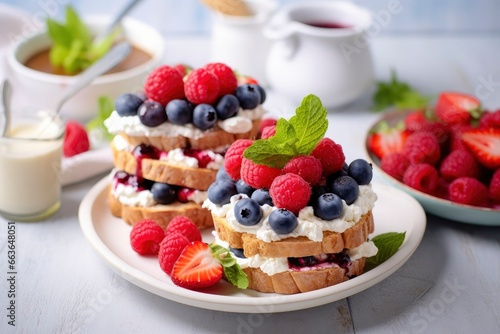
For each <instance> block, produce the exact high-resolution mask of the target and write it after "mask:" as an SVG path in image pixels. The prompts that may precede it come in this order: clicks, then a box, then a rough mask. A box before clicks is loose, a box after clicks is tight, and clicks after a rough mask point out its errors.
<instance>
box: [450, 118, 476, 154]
mask: <svg viewBox="0 0 500 334" xmlns="http://www.w3.org/2000/svg"><path fill="white" fill-rule="evenodd" d="M471 129H472V126H470V125H469V124H456V125H453V126H452V127H451V128H450V151H455V150H460V149H462V150H466V149H467V146H465V144H464V142H463V141H462V134H463V133H464V132H466V131H468V130H471Z"/></svg>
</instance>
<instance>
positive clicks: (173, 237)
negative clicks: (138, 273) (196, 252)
mask: <svg viewBox="0 0 500 334" xmlns="http://www.w3.org/2000/svg"><path fill="white" fill-rule="evenodd" d="M190 243H191V242H190V241H189V239H188V238H186V237H185V236H183V235H182V234H180V233H179V232H175V231H174V232H172V233H169V234H167V236H166V237H165V239H163V241H162V242H161V243H160V251H159V252H158V261H159V262H160V268H161V269H162V270H163V271H164V272H165V273H167V274H168V275H170V273H171V272H172V269H173V268H174V264H175V261H177V259H178V258H179V255H181V253H182V251H183V250H184V248H185V247H186V246H187V245H189V244H190Z"/></svg>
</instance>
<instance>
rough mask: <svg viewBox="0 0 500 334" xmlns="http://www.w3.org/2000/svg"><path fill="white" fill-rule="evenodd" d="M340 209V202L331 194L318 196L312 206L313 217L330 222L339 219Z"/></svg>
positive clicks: (341, 206) (338, 198) (341, 205)
mask: <svg viewBox="0 0 500 334" xmlns="http://www.w3.org/2000/svg"><path fill="white" fill-rule="evenodd" d="M342 208H343V203H342V200H341V199H340V197H338V196H337V195H335V194H332V193H326V194H323V195H321V196H319V197H318V199H317V200H316V202H315V203H314V205H313V209H314V215H315V216H316V217H319V218H321V219H324V220H332V219H335V218H338V217H340V215H341V214H342Z"/></svg>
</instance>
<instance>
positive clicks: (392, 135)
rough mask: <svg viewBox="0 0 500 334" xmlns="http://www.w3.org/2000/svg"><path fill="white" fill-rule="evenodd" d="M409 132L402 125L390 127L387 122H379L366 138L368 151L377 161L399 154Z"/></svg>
mask: <svg viewBox="0 0 500 334" xmlns="http://www.w3.org/2000/svg"><path fill="white" fill-rule="evenodd" d="M408 135H409V132H408V130H406V129H405V128H404V123H399V124H397V125H396V126H394V127H390V126H389V124H388V123H387V122H385V121H384V122H381V123H379V124H378V126H377V127H376V128H375V129H374V132H372V133H371V134H370V135H369V136H368V149H369V150H370V151H371V152H373V154H375V155H376V156H377V157H378V158H379V159H382V158H383V157H384V156H385V155H387V154H390V153H400V152H402V151H403V146H404V144H405V143H406V139H407V138H408Z"/></svg>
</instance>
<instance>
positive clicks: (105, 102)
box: [86, 96, 115, 141]
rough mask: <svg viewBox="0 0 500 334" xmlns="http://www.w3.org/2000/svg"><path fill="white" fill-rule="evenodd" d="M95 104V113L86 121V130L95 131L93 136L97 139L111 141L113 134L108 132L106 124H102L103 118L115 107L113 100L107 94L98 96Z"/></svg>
mask: <svg viewBox="0 0 500 334" xmlns="http://www.w3.org/2000/svg"><path fill="white" fill-rule="evenodd" d="M97 104H98V110H97V115H96V117H94V118H92V119H91V120H90V121H89V122H88V123H87V125H86V129H87V132H93V133H96V135H95V136H93V137H96V138H99V140H100V139H101V138H104V139H105V140H107V141H111V140H112V139H113V137H114V136H113V135H112V134H110V133H109V132H108V129H107V128H106V126H104V120H106V119H107V118H108V117H109V116H110V115H111V113H112V112H113V110H114V108H115V106H114V103H113V100H112V99H111V98H110V97H108V96H99V98H98V99H97Z"/></svg>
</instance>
